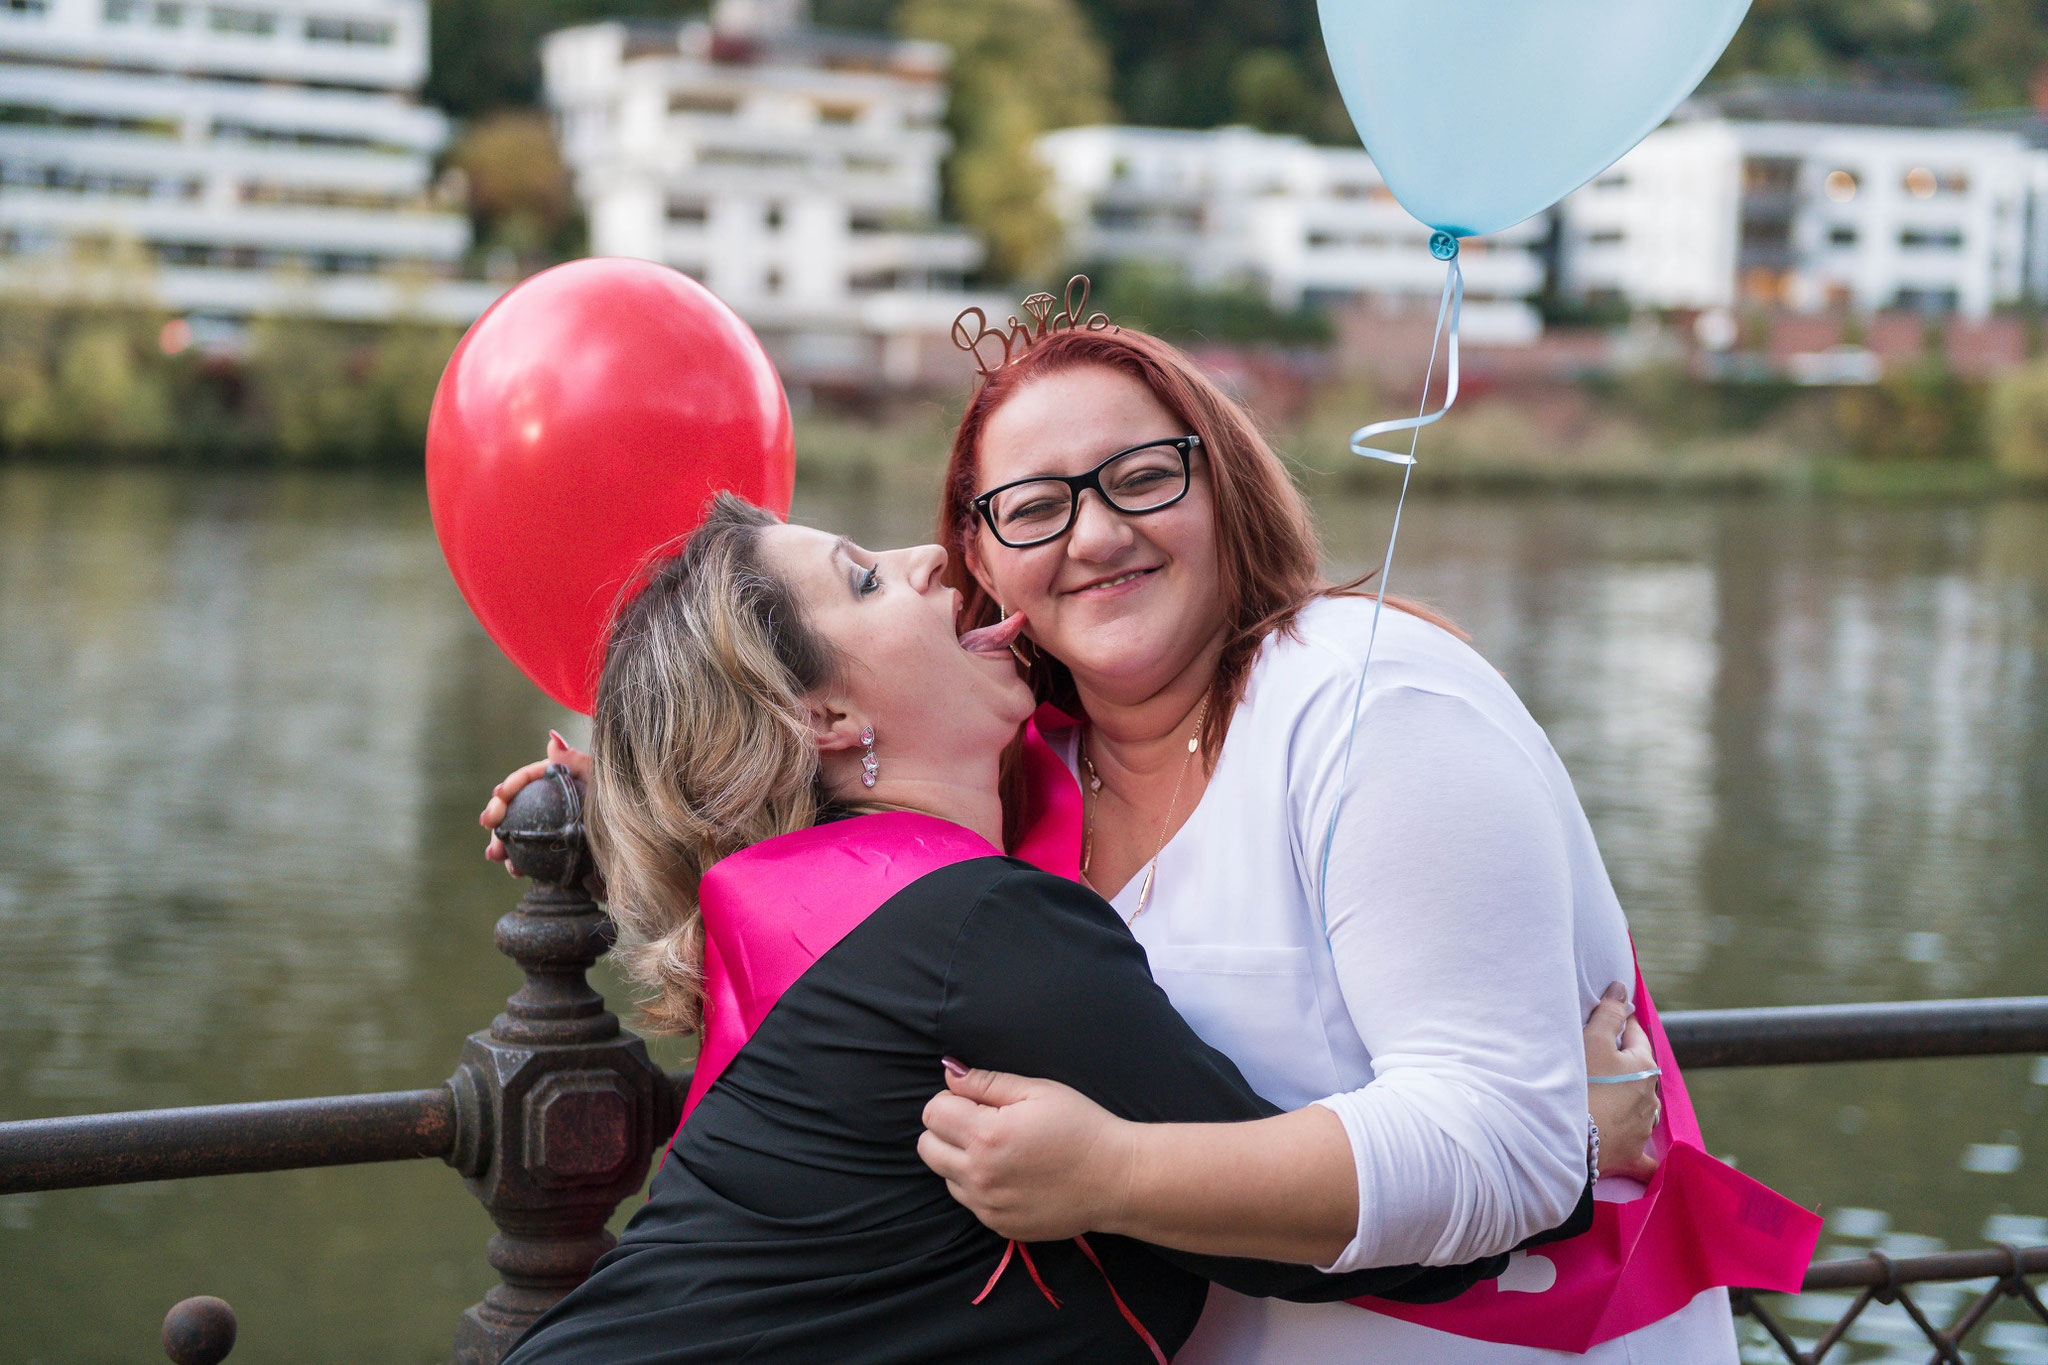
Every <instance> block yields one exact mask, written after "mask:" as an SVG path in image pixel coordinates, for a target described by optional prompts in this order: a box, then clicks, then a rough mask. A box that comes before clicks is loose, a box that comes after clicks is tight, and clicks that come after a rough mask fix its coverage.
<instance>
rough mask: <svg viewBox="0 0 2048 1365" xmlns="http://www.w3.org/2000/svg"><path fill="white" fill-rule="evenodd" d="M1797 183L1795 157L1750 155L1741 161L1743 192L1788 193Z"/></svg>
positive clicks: (1797, 172) (1796, 162)
mask: <svg viewBox="0 0 2048 1365" xmlns="http://www.w3.org/2000/svg"><path fill="white" fill-rule="evenodd" d="M1798 184H1799V159H1798V158H1797V157H1790V156H1752V157H1750V158H1748V159H1747V160H1745V161H1744V162H1743V163H1742V191H1743V193H1745V194H1790V193H1791V192H1792V191H1793V189H1794V188H1795V187H1797V185H1798Z"/></svg>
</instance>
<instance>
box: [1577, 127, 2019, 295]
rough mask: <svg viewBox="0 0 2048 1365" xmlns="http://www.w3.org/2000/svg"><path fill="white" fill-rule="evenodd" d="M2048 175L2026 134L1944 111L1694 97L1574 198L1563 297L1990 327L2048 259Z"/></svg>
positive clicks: (1578, 191) (1581, 189)
mask: <svg viewBox="0 0 2048 1365" xmlns="http://www.w3.org/2000/svg"><path fill="white" fill-rule="evenodd" d="M2044 166H2048V159H2044V154H2043V153H2040V152H2037V151H2035V150H2033V149H2032V148H2030V147H2029V146H2028V145H2027V143H2026V140H2025V139H2024V138H2023V137H2021V136H2020V135H2019V134H2017V133H2014V132H2009V131H2000V130H1995V129H1987V128H1976V127H1969V126H1964V125H1962V123H1961V121H1960V119H1959V118H1958V117H1957V116H1956V114H1955V112H1954V109H1953V106H1952V105H1950V104H1948V103H1947V102H1945V101H1942V100H1939V99H1929V98H1927V97H1919V98H1914V97H1909V96H1899V95H1886V94H1882V93H1878V92H1832V93H1830V92H1807V93H1799V92H1792V93H1787V94H1784V95H1780V96H1775V97H1774V96H1771V95H1769V94H1768V93H1763V92H1755V91H1751V92H1737V93H1735V94H1731V95H1727V96H1723V97H1720V98H1718V99H1701V100H1695V101H1693V102H1691V103H1690V104H1688V105H1687V106H1685V107H1684V108H1682V109H1681V110H1680V111H1679V114H1678V115H1677V116H1676V117H1675V118H1674V119H1673V121H1672V122H1671V123H1669V124H1667V125H1666V126H1664V127H1663V128H1661V129H1659V130H1657V131H1656V132H1654V133H1651V134H1650V135H1649V136H1648V137H1646V138H1644V139H1643V141H1642V142H1641V143H1640V144H1639V145H1637V147H1636V148H1635V149H1634V150H1633V151H1631V152H1629V153H1628V154H1627V155H1626V156H1624V157H1622V158H1621V160H1620V161H1618V162H1616V163H1615V165H1614V166H1613V167H1612V168H1611V169H1610V170H1608V171H1607V172H1606V173H1605V174H1603V175H1601V176H1599V177H1598V178H1596V179H1595V180H1593V181H1592V182H1591V183H1589V184H1587V185H1585V186H1583V187H1582V188H1580V189H1579V190H1577V191H1575V192H1574V193H1573V194H1571V195H1570V196H1569V197H1568V198H1567V199H1566V200H1565V201H1564V204H1563V206H1562V208H1561V210H1560V213H1561V216H1562V230H1561V233H1560V245H1559V260H1558V269H1559V285H1560V292H1561V293H1562V294H1563V295H1564V296H1565V297H1567V298H1575V299H1578V300H1582V301H1597V300H1601V299H1612V300H1617V301H1626V302H1629V303H1634V304H1640V305H1647V306H1650V307H1657V308H1699V309H1739V308H1743V307H1782V308H1789V309H1792V310H1795V311H1800V312H1816V311H1823V310H1835V309H1841V308H1848V309H1852V310H1855V311H1858V312H1868V311H1872V310H1875V309H1880V308H1917V309H1921V310H1924V311H1927V312H1930V313H1941V314H1947V313H1954V314H1960V315H1962V316H1964V317H1967V318H1972V319H1977V318H1983V317H1985V316H1986V315H1987V314H1989V313H1990V312H1991V310H1992V309H1993V308H1994V307H1996V306H1997V305H1998V304H2001V303H2005V302H2009V301H2013V300H2017V299H2020V298H2022V297H2024V296H2025V295H2026V293H2027V292H2028V288H2029V275H2030V272H2031V273H2039V271H2040V269H2041V264H2040V262H2041V261H2042V260H2043V258H2044V255H2048V253H2043V252H2041V250H2040V249H2039V248H2040V243H2039V242H2037V241H2035V240H2032V239H2033V238H2034V237H2035V235H2036V234H2037V232H2038V227H2037V226H2036V220H2037V219H2038V218H2039V217H2040V215H2039V212H2038V210H2037V209H2036V207H2035V206H2036V203H2037V200H2038V198H2039V194H2040V189H2041V187H2042V186H2043V185H2044V184H2048V176H2044V172H2043V168H2044ZM2030 263H2032V264H2031V265H2030ZM2040 283H2041V282H2040V281H2039V280H2035V281H2034V285H2035V287H2036V289H2038V288H2039V285H2040Z"/></svg>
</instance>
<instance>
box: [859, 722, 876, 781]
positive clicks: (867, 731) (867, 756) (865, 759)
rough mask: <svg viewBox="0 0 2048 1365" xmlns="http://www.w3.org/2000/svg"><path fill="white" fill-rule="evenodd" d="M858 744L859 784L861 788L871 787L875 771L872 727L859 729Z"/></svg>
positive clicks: (867, 726) (866, 726) (873, 730)
mask: <svg viewBox="0 0 2048 1365" xmlns="http://www.w3.org/2000/svg"><path fill="white" fill-rule="evenodd" d="M860 744H861V755H860V784H861V785H862V786H863V787H872V786H874V785H875V773H876V771H877V769H876V767H875V727H874V726H872V725H863V726H861V727H860Z"/></svg>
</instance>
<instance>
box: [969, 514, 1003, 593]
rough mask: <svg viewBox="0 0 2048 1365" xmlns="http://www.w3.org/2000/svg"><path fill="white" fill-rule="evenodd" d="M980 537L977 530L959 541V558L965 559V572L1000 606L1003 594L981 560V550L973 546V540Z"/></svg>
mask: <svg viewBox="0 0 2048 1365" xmlns="http://www.w3.org/2000/svg"><path fill="white" fill-rule="evenodd" d="M980 539H981V536H980V534H979V533H978V532H977V533H975V534H973V535H970V536H969V537H968V538H967V539H966V540H965V541H963V542H961V545H960V558H961V559H962V560H963V561H965V563H966V565H967V572H968V573H969V574H971V575H972V576H973V578H974V581H975V582H977V583H979V584H980V585H981V590H982V591H983V592H985V593H987V594H988V595H989V596H990V597H992V598H994V599H995V601H996V604H997V605H998V606H1000V605H1001V604H1002V600H1003V595H1002V594H1001V593H999V592H997V591H996V582H995V579H993V578H991V577H990V576H989V572H988V566H987V565H986V564H984V563H982V562H981V552H980V551H979V550H977V549H976V548H975V542H976V541H978V540H980Z"/></svg>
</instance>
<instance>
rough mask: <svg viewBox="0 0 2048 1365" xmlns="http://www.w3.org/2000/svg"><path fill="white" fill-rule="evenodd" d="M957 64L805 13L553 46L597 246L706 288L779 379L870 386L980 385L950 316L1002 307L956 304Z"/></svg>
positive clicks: (959, 295) (557, 85)
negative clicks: (966, 381) (943, 176)
mask: <svg viewBox="0 0 2048 1365" xmlns="http://www.w3.org/2000/svg"><path fill="white" fill-rule="evenodd" d="M950 59H951V57H950V53H948V52H947V50H946V49H945V48H944V47H942V46H939V45H936V44H932V43H921V42H903V41H898V40H894V39H888V38H877V37H872V36H866V35H855V34H844V33H835V32H828V31H823V30H819V29H816V28H812V27H810V26H809V25H808V24H806V23H805V22H804V20H803V7H802V5H801V4H800V3H798V2H797V0H753V2H752V3H738V2H736V0H721V2H720V3H719V4H717V5H715V6H714V8H713V11H712V15H711V18H710V20H709V21H708V22H706V21H702V20H699V21H691V22H685V23H681V24H668V25H642V24H637V23H636V24H627V23H604V24H592V25H587V26H584V27H579V28H572V29H565V30H562V31H560V32H557V33H554V34H551V35H549V36H548V38H547V39H546V41H545V43H544V44H543V46H542V50H541V68H542V72H543V77H544V80H545V85H546V91H547V99H548V103H549V105H550V106H551V107H552V108H553V110H554V112H555V117H556V120H557V128H558V135H559V137H560V141H561V145H562V152H563V157H564V159H565V160H566V161H567V163H568V165H569V167H570V169H571V171H572V173H573V175H574V177H575V185H576V193H577V196H578V198H579V199H580V200H581V201H582V203H583V206H584V209H585V212H586V214H587V215H588V218H589V223H590V246H591V250H592V252H593V253H594V254H597V255H601V256H636V257H641V258H644V259H647V260H653V261H661V262H664V263H666V264H668V265H671V266H674V267H675V268H676V269H678V270H682V271H684V272H686V273H688V274H690V275H692V276H695V277H696V278H697V279H699V280H701V281H702V282H703V283H704V284H705V286H706V287H708V288H709V289H711V290H712V291H713V292H714V293H716V294H717V295H718V296H719V297H720V298H721V299H723V300H725V302H727V303H728V304H730V305H731V306H732V308H733V309H734V311H736V312H737V313H739V314H740V316H741V317H743V318H745V319H746V320H747V322H748V323H749V324H750V325H751V326H752V327H753V328H754V330H755V332H756V333H757V334H759V335H760V337H761V339H762V342H763V344H764V345H766V346H767V348H768V350H769V352H770V353H771V354H772V355H773V356H774V357H775V359H776V361H777V363H778V365H779V366H780V367H781V369H782V370H783V373H784V375H785V377H786V378H790V379H792V380H795V381H796V382H799V383H808V382H843V383H848V384H853V385H858V386H863V387H865V386H868V385H871V384H872V383H874V382H875V381H876V380H877V379H879V380H881V381H882V382H886V383H889V384H892V385H893V384H908V383H915V382H919V381H920V380H922V379H925V378H928V377H937V376H943V375H947V374H952V373H953V372H954V371H955V370H957V371H958V372H959V374H961V375H964V374H966V373H968V372H969V371H968V369H967V368H966V365H967V362H966V361H965V359H964V358H963V357H961V356H959V355H958V354H957V353H955V352H953V351H952V347H951V342H950V340H948V339H947V338H948V337H949V335H950V329H951V327H952V323H953V319H954V317H955V315H957V314H958V313H959V311H960V310H961V309H962V308H965V307H967V306H969V305H970V304H980V305H982V306H983V307H985V308H987V309H988V310H989V312H990V313H992V314H993V313H995V311H996V309H998V308H1000V307H1001V306H1003V305H1002V301H1001V300H989V299H985V298H982V297H980V296H969V295H967V294H965V293H963V292H962V289H961V281H962V278H963V277H964V275H965V274H966V272H967V271H969V270H971V269H972V268H973V267H974V266H975V265H977V264H978V263H979V262H980V260H981V246H980V243H979V242H977V241H976V240H975V239H974V238H973V237H972V236H970V235H969V234H967V233H966V232H964V231H961V230H959V229H956V228H949V227H945V226H942V225H941V224H940V223H939V222H938V208H939V163H940V161H941V159H942V158H943V157H944V156H945V153H946V150H947V148H948V146H949V145H950V139H949V137H948V135H947V133H946V131H945V129H944V128H943V126H942V120H943V118H944V116H945V112H946V98H947V84H946V71H947V67H948V64H949V62H950ZM1010 306H1011V307H1012V308H1014V307H1015V305H1014V303H1012V304H1011V305H1010Z"/></svg>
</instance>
